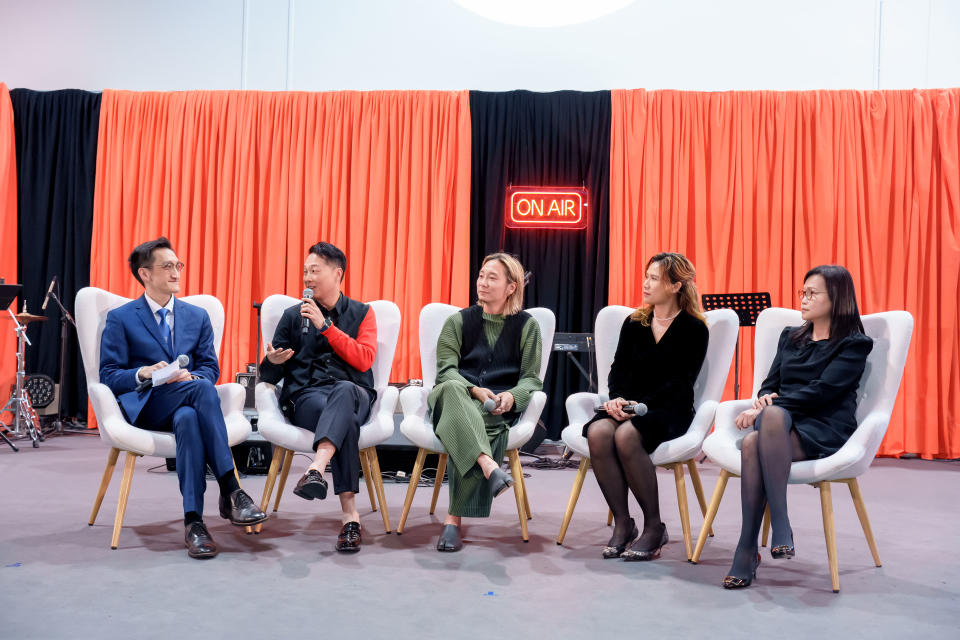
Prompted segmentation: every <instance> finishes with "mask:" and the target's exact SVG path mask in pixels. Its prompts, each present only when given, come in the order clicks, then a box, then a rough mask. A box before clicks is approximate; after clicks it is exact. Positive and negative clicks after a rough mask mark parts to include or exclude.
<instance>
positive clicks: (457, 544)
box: [437, 524, 463, 552]
mask: <svg viewBox="0 0 960 640" xmlns="http://www.w3.org/2000/svg"><path fill="white" fill-rule="evenodd" d="M460 549H463V539H462V538H461V537H460V527H458V526H457V525H455V524H445V525H443V531H442V532H441V533H440V539H439V540H437V551H450V552H452V551H460Z"/></svg>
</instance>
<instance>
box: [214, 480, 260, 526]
mask: <svg viewBox="0 0 960 640" xmlns="http://www.w3.org/2000/svg"><path fill="white" fill-rule="evenodd" d="M220 517H221V518H224V519H225V520H229V521H230V524H235V525H237V526H238V527H249V526H250V525H254V524H260V523H261V522H263V521H265V520H266V519H267V514H265V513H264V512H263V511H261V510H260V507H258V506H257V505H255V504H254V503H253V499H252V498H251V497H250V496H249V495H247V492H246V491H244V490H243V489H237V490H236V491H234V492H233V493H231V494H230V495H229V496H220Z"/></svg>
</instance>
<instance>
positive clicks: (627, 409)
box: [593, 402, 647, 416]
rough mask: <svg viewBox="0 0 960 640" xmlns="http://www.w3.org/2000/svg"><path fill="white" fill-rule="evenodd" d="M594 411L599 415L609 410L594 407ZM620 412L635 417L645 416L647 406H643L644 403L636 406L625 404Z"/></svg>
mask: <svg viewBox="0 0 960 640" xmlns="http://www.w3.org/2000/svg"><path fill="white" fill-rule="evenodd" d="M593 410H594V411H596V412H597V413H606V412H607V410H606V409H604V408H603V405H600V406H599V407H594V408H593ZM620 410H621V411H623V412H624V413H627V414H630V413H632V414H633V415H635V416H644V415H646V414H647V405H645V404H643V403H642V402H637V403H636V404H625V405H623V406H622V407H620Z"/></svg>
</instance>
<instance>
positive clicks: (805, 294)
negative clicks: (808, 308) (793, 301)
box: [797, 289, 823, 300]
mask: <svg viewBox="0 0 960 640" xmlns="http://www.w3.org/2000/svg"><path fill="white" fill-rule="evenodd" d="M821 293H823V291H814V290H813V289H800V290H799V291H797V295H798V296H800V299H801V300H813V299H814V298H816V297H817V296H818V295H820V294H821Z"/></svg>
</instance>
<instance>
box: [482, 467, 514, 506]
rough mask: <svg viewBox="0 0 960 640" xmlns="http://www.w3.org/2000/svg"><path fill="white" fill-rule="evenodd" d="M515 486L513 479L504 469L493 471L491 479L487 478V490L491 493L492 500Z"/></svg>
mask: <svg viewBox="0 0 960 640" xmlns="http://www.w3.org/2000/svg"><path fill="white" fill-rule="evenodd" d="M512 486H513V478H512V477H511V476H510V474H508V473H507V472H506V471H504V470H503V469H500V468H497V469H494V470H493V473H491V474H490V477H489V478H487V490H488V491H489V492H490V498H491V499H493V498H496V497H497V496H499V495H500V494H502V493H503V492H504V491H506V490H507V489H509V488H510V487H512Z"/></svg>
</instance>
